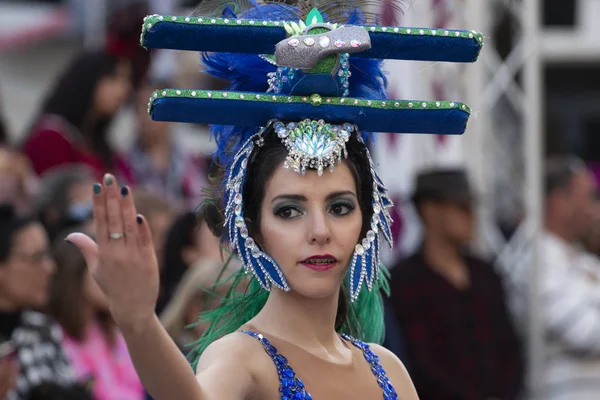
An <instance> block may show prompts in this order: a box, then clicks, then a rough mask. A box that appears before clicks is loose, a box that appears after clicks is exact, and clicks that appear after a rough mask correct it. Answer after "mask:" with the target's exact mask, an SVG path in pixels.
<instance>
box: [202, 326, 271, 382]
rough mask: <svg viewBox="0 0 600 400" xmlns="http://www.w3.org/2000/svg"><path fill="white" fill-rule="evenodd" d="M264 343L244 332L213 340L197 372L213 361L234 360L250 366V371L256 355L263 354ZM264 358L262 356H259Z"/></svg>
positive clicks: (236, 362)
mask: <svg viewBox="0 0 600 400" xmlns="http://www.w3.org/2000/svg"><path fill="white" fill-rule="evenodd" d="M263 353H264V349H263V347H262V345H261V344H260V343H259V342H258V340H256V339H255V338H253V337H251V336H249V335H246V334H244V333H242V332H239V331H237V332H233V333H230V334H228V335H225V336H223V337H222V338H220V339H218V340H215V341H214V342H212V343H211V344H210V345H208V347H207V348H206V350H204V352H203V353H202V355H201V356H200V359H199V360H198V367H197V368H196V372H197V373H199V372H201V371H202V370H204V369H206V368H208V367H210V365H211V364H213V362H215V361H218V362H226V363H227V362H234V363H235V364H240V362H242V363H243V364H247V365H243V366H244V367H248V370H249V371H250V370H251V369H252V367H253V365H252V364H254V363H255V360H256V358H257V357H256V355H258V354H263ZM258 358H262V357H258Z"/></svg>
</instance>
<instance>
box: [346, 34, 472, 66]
mask: <svg viewBox="0 0 600 400" xmlns="http://www.w3.org/2000/svg"><path fill="white" fill-rule="evenodd" d="M370 36H371V48H370V49H369V50H366V51H363V52H360V53H355V54H352V57H365V58H377V59H381V60H386V59H394V60H413V61H445V62H474V61H476V60H477V57H479V52H480V50H481V44H480V43H479V42H477V40H476V39H475V38H473V39H467V38H462V37H446V36H430V35H429V36H428V35H423V36H421V35H398V34H396V33H390V32H371V33H370Z"/></svg>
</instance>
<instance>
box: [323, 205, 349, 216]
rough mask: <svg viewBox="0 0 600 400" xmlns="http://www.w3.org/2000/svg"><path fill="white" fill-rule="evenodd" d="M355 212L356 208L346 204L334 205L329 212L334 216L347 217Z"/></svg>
mask: <svg viewBox="0 0 600 400" xmlns="http://www.w3.org/2000/svg"><path fill="white" fill-rule="evenodd" d="M352 210H354V206H352V205H350V204H345V203H339V204H333V205H332V206H331V208H330V209H329V212H330V213H332V214H333V215H347V214H349V213H350V212H352Z"/></svg>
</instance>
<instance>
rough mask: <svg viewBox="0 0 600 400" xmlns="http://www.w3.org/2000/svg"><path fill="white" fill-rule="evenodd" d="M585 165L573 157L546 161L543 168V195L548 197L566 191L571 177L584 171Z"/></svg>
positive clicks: (561, 157) (557, 157)
mask: <svg viewBox="0 0 600 400" xmlns="http://www.w3.org/2000/svg"><path fill="white" fill-rule="evenodd" d="M585 168H586V167H585V163H584V162H583V161H582V160H581V159H579V158H577V157H574V156H554V157H552V158H549V159H548V160H547V161H546V165H545V168H544V193H545V195H546V197H547V196H550V195H551V194H553V193H556V192H557V191H562V190H565V189H568V188H569V187H570V186H571V183H572V181H573V177H574V176H575V175H576V174H577V173H578V172H580V171H582V170H584V169H585Z"/></svg>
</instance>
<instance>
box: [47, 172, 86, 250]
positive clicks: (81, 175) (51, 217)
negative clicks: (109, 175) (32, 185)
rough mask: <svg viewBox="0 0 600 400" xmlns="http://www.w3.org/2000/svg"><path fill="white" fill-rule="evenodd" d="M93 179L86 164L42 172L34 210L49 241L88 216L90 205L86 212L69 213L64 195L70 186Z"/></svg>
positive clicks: (66, 197)
mask: <svg viewBox="0 0 600 400" xmlns="http://www.w3.org/2000/svg"><path fill="white" fill-rule="evenodd" d="M93 179H94V174H93V171H92V170H91V169H90V168H89V167H88V166H86V165H69V166H67V167H57V168H53V169H52V170H50V171H48V172H47V173H45V174H44V175H43V177H42V179H41V181H40V185H39V190H38V193H37V196H36V213H37V215H38V218H39V219H40V220H41V221H42V223H43V224H44V227H45V228H46V230H47V231H48V236H49V237H50V241H51V242H54V239H55V238H56V237H57V235H58V234H59V233H60V232H61V231H63V230H65V229H68V228H69V227H71V226H75V225H80V224H82V223H83V222H85V221H87V220H88V219H91V218H92V208H91V204H90V208H89V210H86V212H84V213H80V215H70V214H69V209H68V207H69V204H68V203H69V201H68V196H69V189H70V188H71V187H73V186H74V185H78V184H83V183H87V182H89V181H92V180H93Z"/></svg>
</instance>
